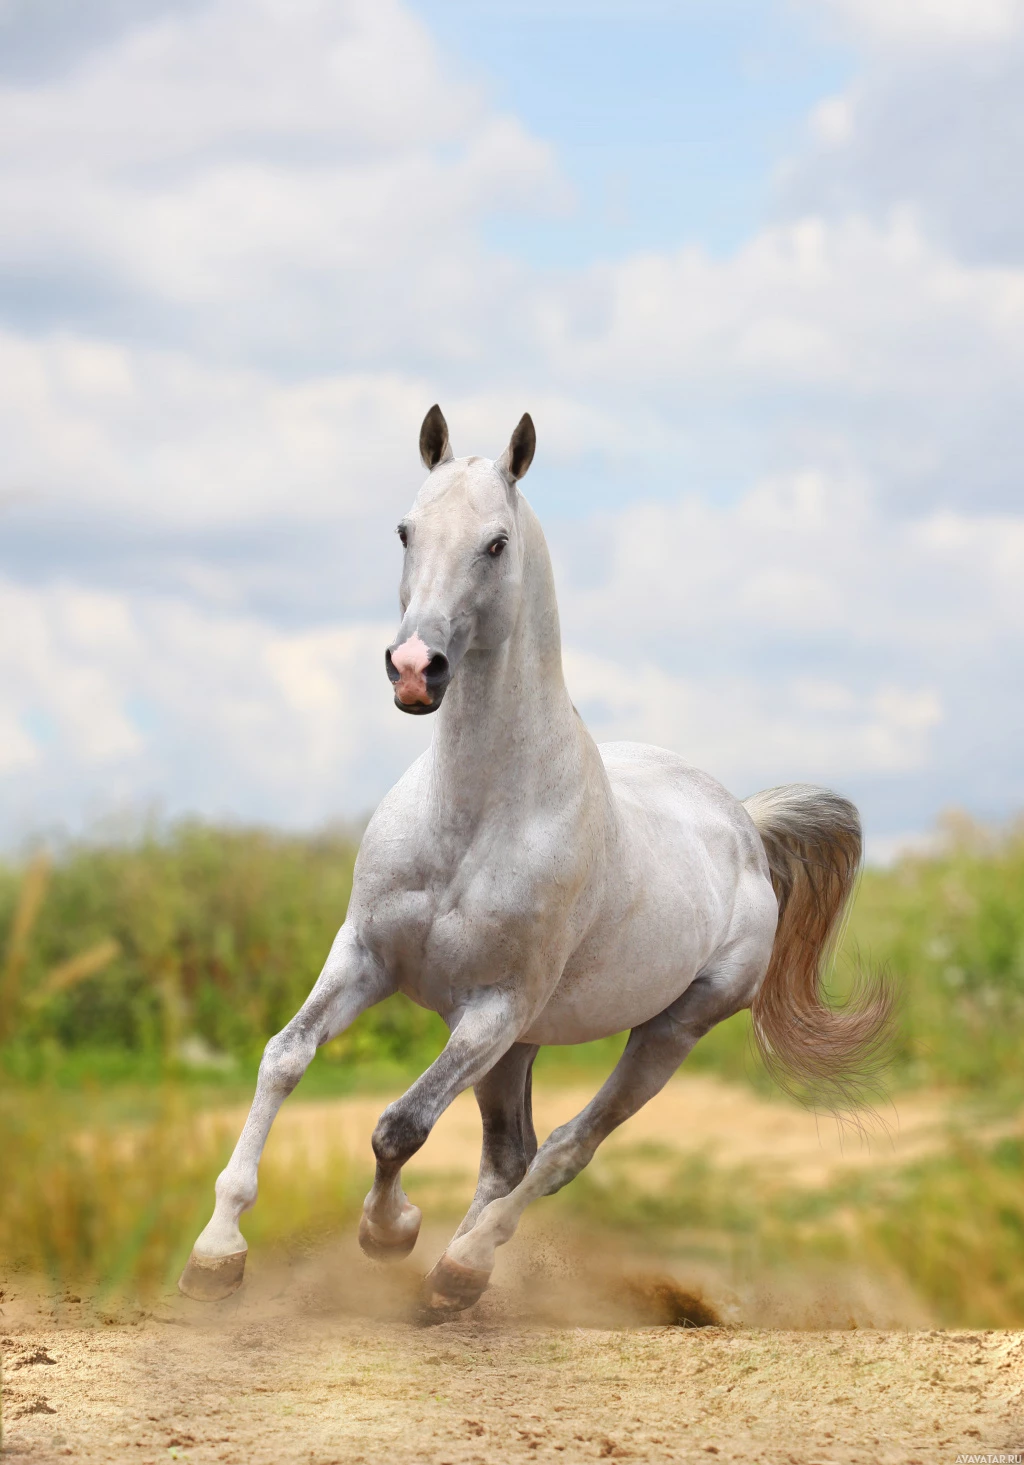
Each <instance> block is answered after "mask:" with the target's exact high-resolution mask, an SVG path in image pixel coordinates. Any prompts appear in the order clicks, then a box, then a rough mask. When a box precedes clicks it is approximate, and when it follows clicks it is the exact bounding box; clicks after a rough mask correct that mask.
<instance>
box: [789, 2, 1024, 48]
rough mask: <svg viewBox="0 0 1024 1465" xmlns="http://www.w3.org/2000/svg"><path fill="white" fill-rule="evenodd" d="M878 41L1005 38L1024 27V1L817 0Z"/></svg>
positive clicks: (923, 42)
mask: <svg viewBox="0 0 1024 1465" xmlns="http://www.w3.org/2000/svg"><path fill="white" fill-rule="evenodd" d="M818 3H819V4H820V5H821V6H822V8H823V9H824V10H825V12H826V13H827V14H832V15H834V16H836V17H837V18H839V19H840V20H841V21H842V22H843V23H844V24H845V25H847V26H849V27H850V28H851V29H852V30H853V31H854V33H855V34H857V35H859V36H863V37H865V38H867V39H869V40H873V41H875V42H882V43H888V44H891V43H892V42H893V41H898V42H902V43H911V44H913V45H918V46H920V45H925V46H929V45H951V44H952V45H955V44H962V43H963V42H965V41H966V42H971V41H983V42H990V41H993V40H996V41H998V40H1005V39H1007V38H1008V37H1009V36H1012V35H1014V34H1016V33H1018V32H1019V31H1020V30H1021V28H1022V26H1024V4H1022V3H1021V0H818Z"/></svg>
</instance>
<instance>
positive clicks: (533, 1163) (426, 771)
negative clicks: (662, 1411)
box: [179, 406, 891, 1319]
mask: <svg viewBox="0 0 1024 1465" xmlns="http://www.w3.org/2000/svg"><path fill="white" fill-rule="evenodd" d="M535 444H536V436H535V433H534V427H533V422H532V421H531V419H530V417H529V416H528V415H526V416H524V417H523V418H522V420H521V421H520V423H519V425H518V426H517V427H516V429H515V432H514V433H513V434H512V438H511V441H510V442H509V445H508V448H507V449H506V450H505V452H504V453H503V454H502V455H501V457H500V458H498V459H497V460H496V461H494V462H491V461H490V460H489V459H485V458H477V457H470V458H456V457H455V456H454V455H453V453H452V449H451V447H450V445H449V441H448V428H447V425H446V423H445V420H444V417H443V416H442V414H441V410H440V408H439V407H437V406H435V407H432V408H431V410H430V411H429V412H428V413H427V416H426V418H425V419H424V422H423V426H422V429H421V431H420V453H421V456H422V458H423V462H424V465H425V466H426V468H427V469H428V473H429V476H428V478H427V480H426V482H425V483H424V485H423V487H422V488H421V489H420V492H419V494H418V496H417V498H416V502H415V504H414V505H413V507H412V509H411V511H410V512H409V513H408V514H407V515H406V517H405V518H404V519H403V520H402V522H401V524H399V526H398V534H399V538H400V539H401V542H402V545H403V548H404V565H403V570H402V581H401V591H400V602H401V610H402V623H401V626H400V627H399V631H398V635H397V636H396V637H395V639H394V641H393V642H392V644H391V646H390V647H389V648H388V649H387V651H386V653H385V663H386V668H387V674H388V677H389V678H390V680H391V682H392V684H393V687H394V698H395V704H396V706H397V707H399V708H400V709H401V710H402V711H403V712H407V713H413V714H416V715H425V714H427V713H437V724H436V731H435V736H434V739H433V744H432V746H431V747H430V749H429V750H428V751H427V752H426V753H424V754H423V756H422V757H421V758H419V759H418V760H417V761H416V762H415V763H414V764H413V765H412V767H411V768H410V769H409V770H408V772H407V773H406V774H405V775H404V777H403V778H402V779H400V780H399V782H398V783H397V784H396V785H395V787H394V788H393V789H392V790H391V792H390V793H389V794H388V795H387V797H386V798H385V799H384V801H383V803H382V804H381V805H380V807H379V808H378V809H377V811H376V813H375V814H374V816H373V818H372V819H371V821H370V824H369V826H368V828H367V830H366V834H365V836H364V838H363V842H362V846H361V848H360V850H359V856H358V859H357V861H356V866H355V875H354V878H353V885H352V898H351V902H350V904H349V909H348V915H347V917H346V919H345V923H344V925H343V926H342V928H341V930H340V931H339V932H338V935H337V937H336V938H335V941H334V944H333V945H332V947H331V950H330V954H329V955H328V957H327V961H326V963H325V965H324V969H323V971H322V972H321V973H320V976H319V978H318V979H317V982H316V984H315V986H314V987H313V989H312V991H311V992H310V995H309V997H308V998H307V999H306V1001H305V1003H304V1004H303V1006H302V1008H301V1010H300V1011H299V1012H298V1013H297V1015H296V1016H295V1017H294V1018H293V1019H292V1021H291V1022H290V1023H289V1024H288V1025H287V1027H286V1028H284V1030H283V1031H282V1032H280V1033H278V1034H277V1036H276V1037H273V1038H271V1040H270V1042H269V1043H268V1044H267V1047H266V1051H265V1053H264V1056H263V1060H262V1062H261V1064H260V1070H259V1080H258V1083H257V1086H256V1095H255V1098H254V1100H253V1104H252V1109H251V1110H250V1112H249V1117H248V1119H247V1120H246V1122H245V1127H244V1129H243V1130H242V1134H241V1137H240V1138H239V1141H238V1144H237V1145H236V1147H235V1150H234V1153H233V1154H232V1156H231V1159H230V1161H229V1162H228V1165H227V1168H226V1169H225V1170H224V1172H223V1173H222V1174H221V1176H220V1177H219V1179H218V1180H217V1185H216V1206H215V1209H214V1212H213V1218H212V1219H211V1221H210V1223H209V1225H208V1226H207V1227H206V1229H205V1230H204V1231H203V1232H202V1234H201V1235H200V1237H199V1239H198V1240H197V1241H196V1244H195V1247H194V1249H193V1251H192V1255H191V1257H190V1259H189V1262H188V1265H187V1266H186V1268H185V1271H184V1273H183V1274H182V1277H181V1280H180V1282H179V1286H180V1288H181V1290H182V1292H184V1293H185V1294H186V1295H187V1296H189V1297H197V1298H218V1297H225V1296H227V1295H228V1294H229V1293H231V1292H233V1291H234V1290H235V1288H237V1287H238V1286H239V1285H240V1283H241V1281H242V1275H243V1271H244V1267H245V1257H246V1242H245V1239H244V1237H243V1236H242V1234H241V1231H240V1230H239V1227H238V1222H239V1217H240V1216H241V1214H242V1212H243V1211H246V1210H248V1209H249V1208H250V1207H251V1206H252V1205H253V1204H254V1203H255V1200H256V1188H257V1187H256V1173H257V1166H258V1164H259V1159H260V1155H261V1153H262V1151H263V1146H264V1144H265V1142H266V1139H267V1135H268V1133H269V1131H270V1126H271V1124H272V1122H273V1120H274V1117H275V1115H276V1114H277V1111H278V1109H279V1108H280V1106H281V1104H282V1102H283V1101H284V1099H285V1098H286V1097H287V1096H288V1094H290V1093H291V1091H292V1089H294V1088H295V1086H296V1084H297V1083H298V1082H299V1080H300V1078H301V1077H302V1075H303V1074H304V1073H305V1071H306V1069H307V1067H308V1066H309V1064H310V1062H311V1060H312V1058H313V1055H314V1054H315V1052H316V1050H317V1048H318V1047H319V1046H320V1044H322V1043H326V1042H328V1041H330V1039H332V1038H334V1037H337V1035H338V1034H339V1033H341V1032H343V1031H344V1030H345V1029H346V1028H347V1027H348V1026H349V1024H350V1023H352V1022H353V1021H354V1020H355V1019H356V1018H357V1017H358V1016H359V1014H360V1013H361V1012H365V1011H366V1009H367V1008H368V1007H372V1006H373V1005H374V1003H377V1002H380V1001H382V1000H383V999H384V998H385V997H389V996H390V995H391V994H392V993H394V992H405V993H406V994H407V995H408V996H409V997H411V998H412V999H413V1001H414V1002H418V1003H419V1004H420V1005H421V1006H423V1007H426V1008H430V1009H432V1010H433V1011H434V1012H437V1013H440V1015H441V1017H442V1018H443V1019H444V1021H445V1022H446V1024H447V1025H448V1027H449V1029H450V1032H451V1036H450V1037H449V1040H448V1043H447V1045H446V1047H445V1048H444V1051H443V1052H442V1053H441V1055H440V1057H439V1058H438V1059H437V1061H436V1062H435V1063H432V1064H431V1066H430V1067H429V1068H428V1069H427V1071H426V1072H425V1073H424V1074H423V1075H422V1076H421V1077H420V1078H418V1079H417V1080H416V1082H415V1083H414V1084H413V1085H412V1087H411V1088H410V1089H409V1091H408V1092H407V1093H406V1094H405V1095H404V1096H403V1097H402V1098H400V1099H398V1100H396V1101H395V1103H393V1104H389V1105H388V1107H387V1108H386V1109H385V1110H384V1112H383V1114H382V1115H381V1117H380V1121H379V1123H378V1125H377V1127H376V1129H375V1130H374V1133H373V1151H374V1154H375V1156H376V1160H377V1169H376V1178H375V1180H374V1184H373V1189H372V1190H371V1191H370V1193H369V1195H368V1196H367V1197H366V1201H365V1203H364V1206H363V1215H362V1219H361V1222H360V1227H359V1240H360V1243H361V1245H362V1247H363V1250H364V1251H365V1252H367V1253H368V1254H369V1255H370V1256H372V1257H377V1258H387V1257H392V1258H397V1257H403V1256H405V1255H407V1254H408V1253H409V1252H410V1251H411V1250H412V1248H413V1246H414V1245H415V1242H416V1237H417V1234H418V1232H419V1228H420V1212H419V1210H418V1208H417V1207H416V1206H415V1205H413V1204H412V1202H411V1201H409V1200H408V1199H407V1198H406V1195H405V1192H404V1191H403V1189H402V1166H403V1165H404V1164H405V1162H406V1161H407V1160H408V1159H409V1158H410V1157H411V1156H412V1155H414V1154H415V1153H416V1151H417V1150H418V1149H419V1148H420V1147H421V1145H422V1144H423V1143H424V1142H425V1140H426V1139H427V1136H428V1135H429V1134H430V1131H431V1129H432V1128H433V1126H434V1124H435V1123H436V1122H437V1120H438V1118H439V1117H440V1116H441V1114H443V1113H444V1111H445V1109H447V1107H448V1105H449V1104H450V1103H451V1102H452V1100H453V1099H454V1098H455V1097H456V1095H457V1094H460V1093H461V1092H462V1091H463V1090H464V1089H466V1088H469V1087H470V1086H472V1087H473V1089H474V1091H475V1093H476V1097H477V1101H478V1103H479V1106H480V1114H481V1118H482V1120H483V1152H482V1155H481V1160H480V1175H479V1181H478V1183H477V1188H476V1194H475V1196H474V1198H473V1203H472V1205H471V1206H470V1208H469V1211H468V1212H467V1214H466V1217H465V1219H464V1220H463V1222H462V1224H461V1225H460V1226H459V1228H458V1230H457V1232H456V1233H455V1237H454V1238H453V1240H452V1241H451V1242H450V1244H449V1245H448V1248H447V1250H446V1251H445V1252H444V1254H443V1256H442V1257H441V1258H440V1260H439V1261H438V1262H437V1264H436V1265H435V1266H434V1268H433V1270H432V1271H431V1272H430V1274H429V1275H428V1277H427V1278H426V1281H425V1283H424V1299H423V1305H424V1309H425V1315H426V1316H427V1317H428V1318H434V1319H443V1318H444V1317H445V1316H448V1315H450V1314H452V1313H455V1312H457V1311H459V1310H460V1309H462V1308H465V1307H469V1306H470V1305H472V1303H474V1302H475V1301H476V1300H477V1298H478V1297H479V1296H480V1295H481V1293H482V1292H483V1290H484V1288H485V1287H486V1285H487V1282H488V1278H489V1276H490V1273H491V1269H492V1267H493V1266H494V1259H495V1248H496V1247H498V1246H500V1245H502V1244H503V1243H504V1242H506V1241H508V1240H509V1238H510V1237H511V1236H512V1234H513V1232H514V1231H515V1229H516V1225H517V1223H518V1221H519V1218H520V1216H521V1215H522V1214H523V1211H524V1210H525V1208H526V1207H527V1206H528V1205H529V1204H530V1202H531V1201H533V1200H536V1199H537V1198H538V1197H539V1196H543V1195H550V1194H552V1193H553V1192H554V1191H556V1190H559V1189H560V1188H561V1187H562V1186H563V1185H566V1184H567V1183H568V1182H569V1181H570V1180H571V1179H572V1178H573V1177H574V1176H575V1175H577V1174H578V1173H579V1172H580V1170H582V1169H583V1167H584V1166H585V1165H586V1164H587V1163H588V1162H589V1161H590V1159H591V1158H592V1156H593V1154H594V1152H595V1150H596V1149H597V1146H598V1145H599V1144H600V1143H601V1141H602V1140H603V1139H604V1138H605V1137H606V1136H607V1135H608V1134H609V1133H611V1131H612V1130H613V1129H615V1128H616V1126H617V1125H620V1124H622V1123H623V1121H624V1120H626V1119H628V1118H629V1117H630V1115H631V1114H635V1113H636V1111H637V1110H638V1109H639V1108H640V1107H641V1105H643V1104H646V1103H647V1101H648V1099H650V1098H652V1097H653V1096H654V1095H655V1094H657V1093H658V1091H659V1090H660V1089H661V1088H662V1087H663V1086H664V1085H665V1083H666V1082H667V1081H668V1080H669V1078H671V1076H672V1075H673V1074H674V1073H675V1071H676V1069H677V1068H678V1067H679V1065H680V1063H682V1061H683V1059H684V1058H685V1057H686V1056H687V1054H688V1053H689V1052H690V1050H691V1048H692V1047H693V1045H694V1044H695V1043H696V1042H697V1040H698V1038H700V1037H701V1036H702V1035H703V1034H704V1033H706V1032H707V1031H708V1030H709V1029H710V1028H712V1027H713V1026H714V1025H715V1024H716V1023H719V1022H721V1021H722V1020H723V1019H724V1018H727V1017H730V1016H731V1015H732V1014H733V1013H735V1012H738V1011H739V1010H740V1009H741V1008H744V1007H749V1008H751V1009H752V1016H753V1025H754V1031H755V1034H756V1036H757V1039H758V1042H759V1044H760V1047H761V1050H762V1052H763V1053H764V1055H765V1057H766V1058H767V1059H768V1061H769V1063H770V1064H771V1065H772V1066H773V1068H774V1070H775V1071H776V1072H777V1073H779V1074H781V1075H782V1076H783V1078H784V1079H785V1078H787V1077H788V1078H789V1079H790V1080H791V1081H793V1082H796V1083H799V1084H802V1085H807V1084H810V1085H812V1086H814V1085H816V1086H817V1087H818V1090H819V1092H821V1091H822V1089H823V1087H824V1089H825V1090H828V1091H829V1092H831V1094H832V1095H833V1096H835V1095H836V1094H838V1096H839V1098H840V1099H842V1097H843V1095H844V1093H845V1088H844V1085H845V1084H847V1083H848V1082H851V1081H855V1080H856V1078H857V1075H858V1073H859V1072H860V1070H861V1068H862V1067H863V1065H864V1063H865V1062H866V1060H867V1059H868V1058H869V1056H870V1054H871V1052H872V1050H873V1048H874V1047H875V1045H876V1044H877V1042H878V1041H879V1039H880V1038H881V1037H882V1036H883V1034H884V1032H885V1030H886V1028H887V1025H888V1022H889V1017H890V1008H891V1003H890V1000H889V997H888V994H887V992H886V990H885V988H884V986H883V985H879V986H878V987H877V988H876V989H875V990H874V992H873V993H871V994H870V995H869V997H868V998H867V999H866V1000H865V1001H863V1002H861V1003H859V1004H857V1005H855V1006H848V1007H846V1008H844V1009H842V1010H839V1011H836V1010H833V1009H832V1008H831V1007H829V1005H828V1004H827V1002H826V1000H825V997H824V992H823V987H822V968H823V964H824V962H825V960H826V958H827V956H828V953H829V951H830V950H831V945H832V942H833V940H834V937H835V932H836V929H837V925H838V922H839V920H840V918H841V916H842V913H843V910H844V908H845V906H846V904H847V902H848V899H849V896H850V893H851V889H852V886H853V882H854V879H855V877H856V873H857V869H858V866H859V863H860V854H861V836H860V821H859V819H858V815H857V811H856V809H855V808H854V806H853V805H852V804H850V803H848V802H847V801H846V800H845V799H842V798H840V797H838V796H837V795H836V794H833V793H829V792H828V791H827V790H825V789H820V788H815V787H812V786H810V785H807V784H791V785H787V786H785V787H781V788H774V789H769V790H767V791H766V792H764V793H760V794H755V795H754V797H753V798H750V799H747V800H746V801H745V802H744V803H740V802H738V801H737V800H736V799H735V798H733V797H732V795H731V794H729V793H727V792H726V790H725V789H724V788H722V786H721V785H720V784H718V783H717V782H716V781H715V780H714V779H713V778H711V777H709V776H708V775H707V774H706V773H701V772H698V770H697V769H695V768H692V767H690V765H689V764H687V763H686V762H685V761H684V760H683V759H682V758H680V757H678V756H677V755H676V754H674V753H669V752H666V751H665V750H664V749H662V748H654V747H648V746H645V745H643V744H639V743H607V744H604V745H603V746H602V747H598V746H597V744H596V743H595V742H594V741H593V739H592V738H591V737H590V734H589V733H588V732H587V729H586V728H585V727H584V725H583V722H582V720H581V719H580V717H579V714H578V713H577V712H576V709H575V708H574V707H573V704H572V702H571V701H570V699H569V693H568V691H567V690H566V686H565V682H564V680H563V677H562V653H561V637H560V632H559V623H558V608H557V605H556V602H555V586H554V579H553V576H552V572H551V562H550V559H549V557H548V550H547V545H546V543H545V541H544V535H543V533H542V532H541V528H540V524H539V522H538V520H537V518H536V517H535V515H534V513H533V511H532V509H531V508H530V506H529V504H528V503H527V501H526V499H525V498H524V497H523V495H522V494H521V493H520V491H519V486H518V485H519V482H520V480H521V479H522V477H523V475H524V474H525V473H526V471H527V469H528V468H529V466H530V463H531V461H532V459H533V454H534V448H535ZM626 1029H630V1037H629V1040H628V1042H627V1044H626V1047H625V1050H624V1052H623V1054H622V1056H621V1058H620V1059H619V1062H618V1064H617V1066H616V1067H615V1069H614V1071H613V1072H612V1074H611V1076H610V1077H609V1078H608V1080H607V1082H606V1083H605V1084H604V1086H603V1088H602V1089H601V1090H600V1092H599V1093H598V1094H597V1095H596V1097H595V1098H594V1099H592V1100H591V1102H590V1103H589V1104H588V1105H587V1106H586V1108H585V1109H583V1110H582V1112H581V1113H580V1114H578V1115H577V1116H576V1118H575V1119H573V1120H571V1121H570V1123H568V1124H565V1125H563V1126H562V1127H561V1128H559V1129H556V1130H555V1131H554V1132H553V1133H552V1134H551V1135H550V1136H549V1138H548V1139H547V1140H546V1141H545V1142H544V1144H542V1145H541V1146H540V1148H539V1149H538V1147H537V1140H536V1136H535V1134H534V1129H533V1120H532V1117H531V1099H530V1094H531V1090H530V1073H531V1068H532V1065H533V1061H534V1058H535V1057H536V1054H537V1051H538V1049H539V1048H540V1046H541V1045H542V1044H545V1043H553V1044H566V1043H586V1042H589V1041H590V1040H591V1039H593V1038H603V1037H607V1036H609V1035H610V1034H613V1033H619V1032H623V1031H624V1030H626Z"/></svg>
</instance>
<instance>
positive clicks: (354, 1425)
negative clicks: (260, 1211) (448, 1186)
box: [2, 1270, 1024, 1465]
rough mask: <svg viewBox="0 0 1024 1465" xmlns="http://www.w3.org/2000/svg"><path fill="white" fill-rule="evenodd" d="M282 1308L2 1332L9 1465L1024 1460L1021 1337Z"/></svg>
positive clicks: (312, 1290)
mask: <svg viewBox="0 0 1024 1465" xmlns="http://www.w3.org/2000/svg"><path fill="white" fill-rule="evenodd" d="M291 1282H292V1290H291V1294H290V1303H291V1305H290V1306H289V1307H286V1308H283V1309H282V1303H281V1299H280V1297H279V1298H278V1299H277V1306H276V1308H274V1307H269V1308H268V1306H267V1301H268V1299H267V1297H266V1296H265V1295H264V1297H263V1298H262V1299H259V1298H256V1297H254V1296H253V1295H252V1294H250V1295H249V1296H248V1297H245V1296H244V1295H243V1298H242V1299H241V1300H233V1301H231V1302H229V1303H227V1304H218V1305H217V1306H216V1307H214V1308H213V1309H210V1310H205V1311H204V1310H201V1309H200V1307H199V1305H198V1304H182V1305H181V1306H177V1305H172V1304H169V1305H168V1306H167V1307H165V1308H161V1309H158V1311H157V1313H156V1314H149V1315H146V1316H137V1317H134V1318H110V1319H109V1320H108V1321H107V1323H106V1324H104V1323H103V1322H102V1321H99V1320H93V1321H92V1324H91V1325H90V1324H86V1325H84V1326H83V1325H81V1324H76V1323H75V1322H73V1321H72V1320H71V1319H70V1317H69V1314H70V1313H72V1312H73V1311H74V1310H75V1306H76V1305H75V1304H72V1303H68V1304H66V1305H65V1306H64V1307H62V1308H61V1309H59V1313H58V1314H57V1315H55V1314H53V1313H50V1314H38V1315H36V1316H29V1315H24V1316H23V1317H22V1318H21V1320H20V1322H19V1323H18V1324H17V1326H12V1327H11V1330H10V1331H9V1332H8V1334H7V1335H6V1336H5V1337H4V1338H3V1340H2V1345H3V1350H4V1359H5V1388H4V1405H5V1439H4V1447H3V1452H4V1458H5V1459H6V1458H8V1457H10V1458H11V1460H12V1461H14V1460H20V1459H24V1460H25V1461H26V1465H29V1462H31V1465H43V1462H50V1461H58V1460H59V1461H63V1460H65V1459H73V1460H78V1461H82V1462H89V1465H100V1462H104V1465H106V1462H121V1461H132V1462H137V1465H156V1462H162V1461H168V1460H187V1461H194V1462H197V1465H199V1462H204V1465H205V1462H213V1461H223V1462H227V1465H236V1462H237V1465H279V1462H302V1465H420V1462H422V1465H445V1462H448V1465H503V1462H518V1461H531V1462H535V1461H543V1460H560V1461H591V1460H606V1459H626V1460H635V1461H658V1462H660V1461H678V1462H682V1461H698V1460H699V1461H707V1460H709V1459H714V1458H717V1459H719V1460H730V1461H733V1460H736V1461H763V1462H766V1465H767V1462H771V1465H784V1462H788V1465H798V1462H799V1465H812V1462H821V1465H826V1462H843V1465H845V1462H851V1465H852V1462H864V1465H874V1462H879V1465H883V1462H884V1465H889V1462H893V1465H895V1462H908V1465H909V1462H914V1461H919V1462H921V1465H926V1462H927V1465H930V1462H948V1465H954V1462H955V1461H956V1460H957V1458H958V1456H967V1455H973V1456H974V1457H975V1458H977V1457H978V1456H980V1455H981V1454H982V1453H988V1452H992V1453H994V1454H1004V1455H1005V1454H1007V1453H1009V1452H1011V1451H1016V1450H1022V1449H1024V1335H1022V1334H1019V1333H999V1332H983V1333H968V1332H948V1333H946V1332H940V1331H935V1330H927V1331H919V1332H881V1331H842V1332H840V1331H829V1332H794V1331H777V1330H770V1329H749V1328H748V1329H730V1328H724V1327H707V1328H688V1327H679V1326H653V1327H652V1326H636V1325H634V1326H632V1327H623V1326H618V1327H614V1328H610V1327H594V1326H591V1327H580V1326H575V1327H573V1326H564V1325H562V1326H552V1325H545V1324H543V1323H538V1322H536V1321H531V1320H529V1319H523V1318H521V1317H516V1316H514V1315H509V1312H508V1309H507V1307H506V1303H505V1300H504V1299H503V1298H502V1296H501V1295H500V1294H495V1295H493V1296H490V1297H488V1298H485V1299H484V1301H483V1302H482V1303H480V1304H478V1307H477V1308H476V1309H475V1310H474V1313H473V1315H472V1316H470V1317H468V1318H466V1319H464V1320H460V1321H458V1322H455V1323H450V1324H446V1325H444V1326H443V1327H438V1328H433V1329H430V1330H424V1329H420V1328H417V1327H415V1326H413V1325H412V1324H410V1323H409V1322H407V1321H402V1320H400V1319H398V1318H394V1317H391V1318H388V1317H378V1318H367V1317H361V1318H360V1317H353V1316H351V1315H348V1316H341V1315H338V1314H337V1313H335V1312H333V1310H332V1307H331V1304H330V1296H329V1294H330V1288H329V1287H328V1289H327V1293H328V1296H327V1297H326V1298H325V1296H324V1290H323V1288H322V1287H321V1286H320V1285H319V1281H318V1278H317V1276H316V1275H315V1270H314V1272H313V1273H308V1274H307V1275H306V1276H305V1277H304V1278H303V1279H302V1281H301V1283H299V1281H298V1279H297V1278H295V1277H292V1279H291Z"/></svg>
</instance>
